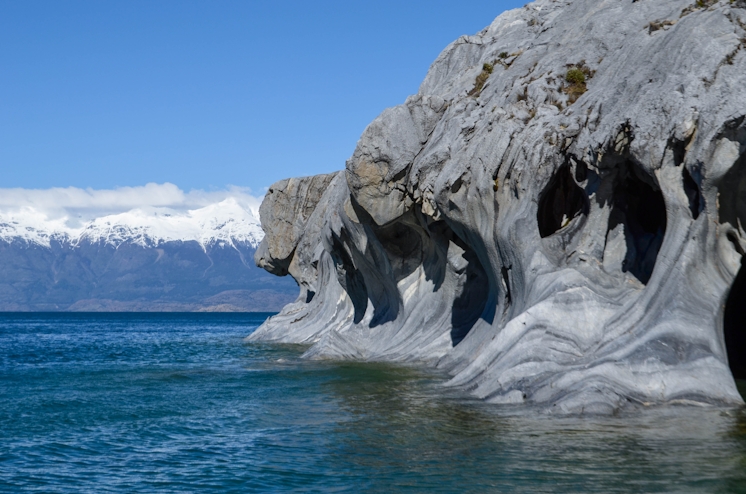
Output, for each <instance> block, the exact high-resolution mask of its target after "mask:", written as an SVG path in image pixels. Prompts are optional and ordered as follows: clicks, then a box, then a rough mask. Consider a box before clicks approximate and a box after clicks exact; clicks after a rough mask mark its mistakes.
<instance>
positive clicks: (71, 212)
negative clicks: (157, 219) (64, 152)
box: [0, 183, 262, 228]
mask: <svg viewBox="0 0 746 494" xmlns="http://www.w3.org/2000/svg"><path fill="white" fill-rule="evenodd" d="M228 198H233V199H235V200H236V201H237V202H238V203H239V204H240V205H241V206H242V207H243V208H244V209H247V210H249V211H251V213H252V214H253V215H254V216H255V217H257V218H258V217H259V205H260V204H261V200H262V198H261V197H257V196H254V195H252V194H251V191H250V190H249V189H248V188H245V187H228V188H226V189H224V190H213V191H205V190H190V191H188V192H185V191H183V190H181V189H180V188H179V187H177V186H176V185H174V184H171V183H164V184H156V183H149V184H146V185H143V186H138V187H119V188H116V189H90V188H88V189H80V188H77V187H66V188H61V187H56V188H52V189H20V188H16V189H0V215H3V216H15V215H17V214H24V216H25V215H29V214H33V215H34V216H37V217H44V218H45V219H46V221H49V222H54V223H57V224H64V225H65V226H66V227H67V228H78V227H80V226H81V225H82V224H84V223H87V222H89V221H92V220H94V219H96V218H100V217H102V216H108V215H112V214H120V213H125V212H128V211H133V210H143V209H153V208H157V209H161V208H163V209H168V210H171V211H174V212H176V213H179V212H186V211H189V210H194V209H200V208H203V207H206V206H209V205H211V204H216V203H218V202H221V201H223V200H225V199H228Z"/></svg>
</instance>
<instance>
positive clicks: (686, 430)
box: [0, 314, 746, 493]
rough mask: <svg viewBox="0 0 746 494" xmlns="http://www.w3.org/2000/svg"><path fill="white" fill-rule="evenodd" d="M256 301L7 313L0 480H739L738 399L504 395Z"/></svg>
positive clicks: (501, 485)
mask: <svg viewBox="0 0 746 494" xmlns="http://www.w3.org/2000/svg"><path fill="white" fill-rule="evenodd" d="M265 317H266V314H239V315H226V314H203V315H200V314H182V315H173V314H169V315H160V314H153V315H144V314H121V315H101V314H97V315H86V314H83V315H72V314H71V315H59V314H25V315H19V314H6V315H2V314H0V491H1V492H45V493H46V492H93V491H95V492H101V493H105V492H475V493H476V492H526V493H529V492H530V493H536V492H568V493H569V492H609V493H611V492H744V493H746V412H744V410H739V409H728V410H723V409H698V408H668V409H657V410H644V411H642V412H635V413H625V414H623V415H622V416H618V417H606V418H599V417H580V418H579V417H564V418H561V417H551V416H545V415H541V414H538V413H537V412H535V411H532V410H530V409H516V408H500V407H495V406H490V405H486V404H483V403H479V402H475V401H473V400H469V399H467V398H464V397H460V396H458V395H456V394H454V393H453V392H449V391H447V390H445V389H444V388H443V387H442V383H443V376H438V375H433V374H431V373H428V372H425V371H423V370H418V369H412V368H405V367H397V366H390V365H380V364H355V363H339V362H337V363H334V362H312V361H305V360H302V359H300V355H301V353H302V351H303V349H302V348H298V347H292V346H270V345H261V344H253V343H245V342H244V341H243V337H244V336H246V335H247V334H249V333H250V332H251V331H252V330H253V329H254V328H256V327H257V326H258V325H259V324H260V323H261V322H262V321H263V320H264V318H265ZM740 384H741V385H743V383H740ZM742 392H746V387H742Z"/></svg>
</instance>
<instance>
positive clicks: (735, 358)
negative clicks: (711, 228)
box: [723, 261, 746, 379]
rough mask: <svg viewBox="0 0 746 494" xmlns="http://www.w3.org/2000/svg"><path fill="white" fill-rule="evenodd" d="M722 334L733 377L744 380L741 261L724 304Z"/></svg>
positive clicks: (745, 274) (744, 276) (745, 298)
mask: <svg viewBox="0 0 746 494" xmlns="http://www.w3.org/2000/svg"><path fill="white" fill-rule="evenodd" d="M723 332H724V334H725V347H726V349H727V351H728V364H729V365H730V370H731V372H732V373H733V377H735V378H736V379H746V269H745V268H744V266H743V261H741V269H740V270H739V271H738V275H737V276H736V280H735V281H734V282H733V286H732V287H731V289H730V293H729V294H728V300H727V301H726V303H725V314H724V316H723Z"/></svg>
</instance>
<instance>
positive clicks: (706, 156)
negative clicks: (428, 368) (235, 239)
mask: <svg viewBox="0 0 746 494" xmlns="http://www.w3.org/2000/svg"><path fill="white" fill-rule="evenodd" d="M745 7H746V5H744V4H743V2H740V1H736V2H732V1H727V0H725V1H720V2H715V1H705V2H694V3H692V2H691V0H660V1H648V0H624V1H619V0H566V1H561V0H538V1H536V2H533V3H531V4H528V5H527V6H526V7H524V8H522V9H518V10H513V11H509V12H506V13H504V14H503V15H501V16H499V17H498V18H497V19H496V20H495V21H494V22H493V23H492V24H491V25H490V26H489V27H488V28H486V29H485V30H483V31H482V32H480V33H478V34H477V35H475V36H463V37H461V38H459V39H458V40H457V41H455V42H454V43H452V44H451V45H450V46H448V47H447V48H446V49H445V51H444V52H443V53H442V54H441V55H440V56H439V57H438V59H437V60H436V61H435V62H434V63H433V65H432V67H431V68H430V71H429V72H428V74H427V77H426V79H425V81H424V82H423V83H422V86H421V87H420V90H419V92H418V93H417V94H416V95H414V96H411V97H410V98H408V99H407V101H406V102H405V103H404V104H403V105H401V106H398V107H395V108H391V109H388V110H386V111H384V112H383V114H382V115H381V116H379V117H378V118H377V119H376V120H374V121H373V123H371V124H370V126H369V127H368V128H367V129H366V130H365V132H364V133H363V136H362V137H361V139H360V141H359V142H358V145H357V148H356V150H355V152H354V154H353V156H352V158H351V159H350V160H349V161H348V162H347V166H346V170H345V171H344V172H340V173H337V174H334V175H326V176H321V177H312V178H301V179H292V180H290V181H283V182H280V183H278V184H276V185H275V186H273V188H272V190H271V191H270V193H269V194H268V195H267V198H266V199H265V203H264V204H263V205H262V211H261V216H262V226H263V228H264V229H265V231H266V233H267V236H266V237H265V239H264V241H263V243H262V245H261V246H260V248H259V251H258V253H257V256H256V259H257V263H258V264H259V265H260V266H263V267H265V268H267V269H269V270H270V271H271V272H274V273H277V274H285V273H290V274H291V275H292V276H293V277H294V278H295V279H296V280H297V281H298V283H299V284H300V286H301V296H300V297H299V299H298V300H297V301H296V302H295V303H293V304H290V305H288V306H286V307H285V309H283V311H282V312H281V313H280V314H278V315H277V316H275V317H273V318H272V319H270V320H268V321H267V322H266V323H265V324H264V325H263V326H262V327H261V328H259V330H257V331H256V332H255V333H254V334H253V335H251V337H250V338H251V339H253V340H266V341H278V342H293V343H308V344H312V346H311V347H310V348H309V350H308V351H307V354H306V355H307V356H309V357H314V358H351V359H367V360H391V361H424V362H428V363H430V364H431V365H435V366H438V367H439V368H442V369H445V370H447V371H448V372H450V373H451V374H452V376H453V378H452V380H451V381H450V383H451V384H453V385H455V386H460V387H463V388H464V389H467V390H468V391H469V392H471V393H472V394H473V395H475V396H477V397H480V398H483V399H485V400H488V401H490V402H495V403H534V404H539V405H541V406H545V407H547V409H549V410H557V411H563V412H601V413H606V412H610V411H613V410H617V409H619V408H622V407H625V406H630V405H634V404H645V405H647V404H662V403H710V404H726V405H727V404H740V403H742V400H741V397H740V396H739V394H738V391H737V389H736V386H735V384H734V378H733V372H735V373H736V374H739V373H741V372H743V369H744V362H746V344H744V341H745V340H746V337H745V336H744V332H746V324H745V323H746V319H745V318H744V316H743V309H741V308H740V306H741V304H743V305H746V300H744V298H745V296H746V290H744V289H743V288H739V287H740V286H744V285H746V283H741V284H740V285H739V284H736V285H734V280H735V279H736V276H737V275H738V273H739V269H740V266H741V259H742V255H743V253H744V252H745V251H746V230H745V229H744V228H745V227H744V225H745V224H746V9H745ZM734 286H735V288H733V289H731V287H734ZM729 356H730V358H729Z"/></svg>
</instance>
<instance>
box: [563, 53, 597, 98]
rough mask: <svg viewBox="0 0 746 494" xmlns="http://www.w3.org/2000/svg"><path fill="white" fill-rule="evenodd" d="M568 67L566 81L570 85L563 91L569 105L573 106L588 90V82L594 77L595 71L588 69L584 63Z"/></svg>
mask: <svg viewBox="0 0 746 494" xmlns="http://www.w3.org/2000/svg"><path fill="white" fill-rule="evenodd" d="M568 67H569V68H568V69H567V73H566V74H565V81H566V82H567V83H568V85H567V86H565V87H564V88H563V89H562V91H563V92H564V93H565V94H567V96H568V103H570V104H573V103H575V101H577V99H578V98H580V96H581V95H583V93H585V92H586V91H587V90H588V87H587V86H586V81H587V80H588V79H590V78H591V77H593V75H594V74H595V71H594V70H591V69H590V68H588V67H587V66H586V65H585V62H584V61H583V62H580V63H579V64H577V65H570V66H568Z"/></svg>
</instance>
